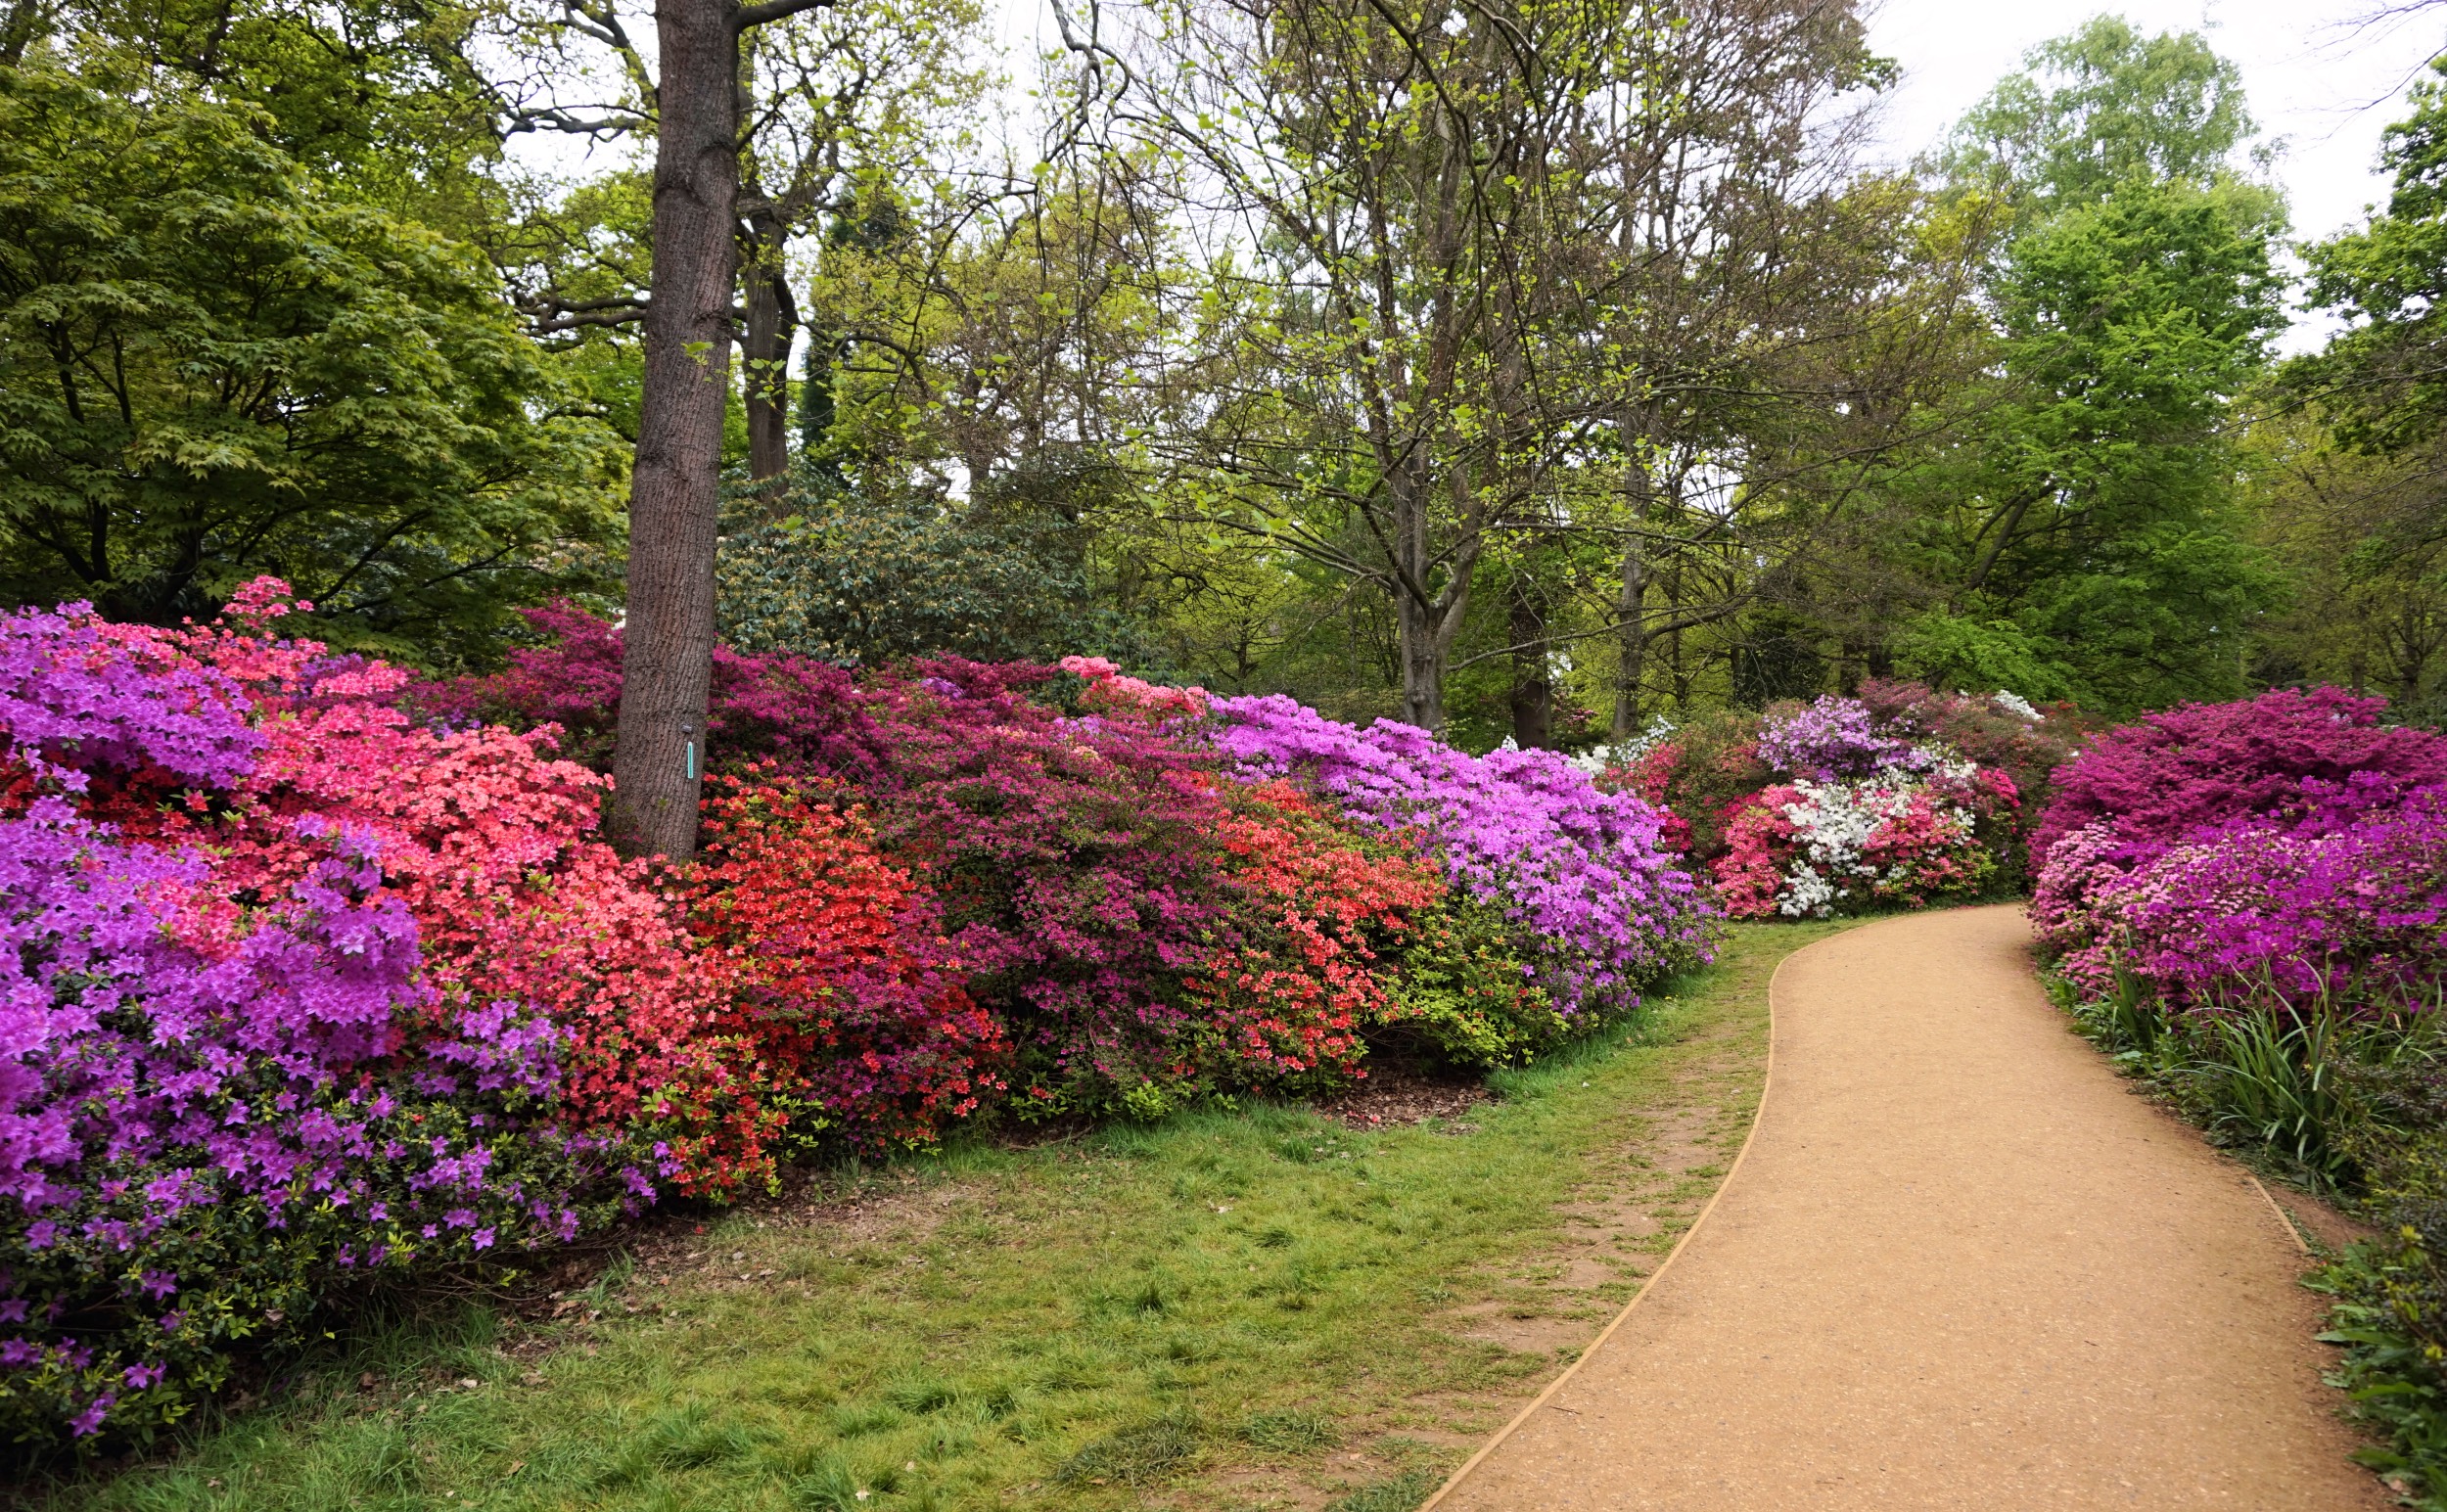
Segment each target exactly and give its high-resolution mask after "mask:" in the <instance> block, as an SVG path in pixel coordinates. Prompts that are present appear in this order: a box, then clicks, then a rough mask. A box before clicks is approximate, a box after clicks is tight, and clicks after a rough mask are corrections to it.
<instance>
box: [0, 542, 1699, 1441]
mask: <svg viewBox="0 0 2447 1512" xmlns="http://www.w3.org/2000/svg"><path fill="white" fill-rule="evenodd" d="M292 608H293V605H292V604H291V602H290V601H289V599H288V597H287V594H286V590H285V589H283V588H281V586H280V585H279V584H277V583H274V582H271V581H269V580H265V581H262V582H258V583H257V584H255V585H254V586H252V587H251V588H250V589H249V590H247V591H246V592H245V593H243V594H241V595H240V596H239V597H238V599H237V600H235V601H234V602H233V605H232V608H231V610H230V612H229V614H228V615H227V616H225V617H224V619H221V620H219V621H216V622H214V623H212V624H209V625H204V626H196V625H189V626H185V627H181V628H178V629H154V628H146V627H132V626H122V625H115V624H110V623H106V622H104V621H102V620H101V619H98V618H96V617H95V616H94V615H93V614H92V613H91V612H90V611H88V610H86V609H84V608H82V607H81V606H69V607H66V608H63V609H61V610H59V611H56V612H50V613H40V614H37V613H31V612H26V613H21V614H18V615H16V616H13V617H10V618H8V619H0V728H4V730H5V740H6V744H5V749H4V751H0V896H5V897H6V899H7V901H8V907H7V909H6V911H5V914H0V928H6V929H7V930H9V931H10V932H12V934H13V936H14V939H15V944H16V950H15V952H14V954H13V955H12V956H11V957H10V958H9V962H8V965H9V969H11V970H13V971H14V972H15V973H16V981H15V985H14V986H13V988H12V991H11V994H10V996H9V999H8V1001H7V1002H6V1004H5V1005H0V1435H4V1436H5V1437H6V1439H8V1440H9V1441H12V1442H14V1443H17V1444H19V1445H21V1447H23V1448H25V1449H27V1450H29V1451H37V1452H38V1451H42V1450H45V1449H48V1448H50V1447H53V1446H56V1445H59V1444H63V1443H72V1444H76V1445H79V1446H81V1447H87V1448H90V1447H93V1446H96V1445H103V1444H123V1443H141V1442H143V1441H145V1440H146V1439H147V1438H148V1437H149V1436H151V1435H154V1434H157V1433H159V1432H160V1431H162V1429H164V1428H166V1427H168V1426H170V1425H173V1424H175V1423H177V1422H178V1421H179V1420H180V1419H181V1418H182V1416H184V1415H185V1414H187V1413H189V1412H190V1411H192V1410H193V1408H194V1406H195V1405H196V1403H198V1402H199V1401H201V1400H203V1399H205V1398H206V1397H208V1396H209V1395H210V1394H211V1393H212V1392H214V1391H215V1390H217V1389H218V1388H220V1387H221V1386H222V1385H223V1384H224V1383H225V1382H226V1381H227V1380H228V1379H229V1378H230V1375H231V1373H232V1371H233V1370H234V1369H236V1368H238V1366H239V1365H241V1364H242V1363H244V1362H245V1361H247V1360H249V1359H252V1358H257V1357H262V1356H264V1355H265V1354H267V1353H277V1352H281V1351H284V1350H288V1349H292V1348H294V1347H296V1346H297V1345H299V1344H300V1342H301V1341H303V1340H305V1339H307V1338H310V1337H312V1336H313V1335H315V1334H316V1333H317V1332H318V1331H321V1330H323V1329H326V1328H328V1327H330V1326H332V1320H333V1319H334V1318H335V1317H336V1316H337V1315H338V1313H337V1312H336V1308H337V1307H338V1306H340V1305H342V1304H344V1303H346V1300H347V1299H349V1298H350V1297H352V1296H354V1295H357V1294H359V1293H361V1292H362V1290H363V1289H364V1288H365V1286H366V1285H367V1284H368V1283H369V1281H372V1280H378V1279H381V1278H386V1277H414V1276H420V1275H424V1274H429V1273H431V1272H432V1271H434V1270H435V1269H436V1268H437V1267H442V1266H449V1265H458V1264H465V1263H470V1262H488V1261H489V1262H499V1263H506V1262H512V1261H516V1260H520V1258H522V1257H525V1256H529V1255H531V1254H533V1253H534V1252H537V1251H540V1250H544V1249H548V1248H550V1247H552V1246H556V1245H560V1244H565V1243H568V1242H569V1241H571V1240H573V1239H575V1238H577V1237H578V1236H579V1235H581V1234H583V1233H585V1232H587V1231H589V1230H594V1229H600V1228H602V1227H604V1226H606V1225H609V1224H613V1223H617V1222H619V1221H621V1220H622V1219H623V1217H624V1216H625V1215H628V1214H634V1213H635V1212H637V1211H638V1210H639V1209H640V1208H641V1207H643V1206H644V1205H646V1204H650V1203H653V1202H656V1201H658V1200H662V1199H665V1198H669V1197H679V1198H684V1199H690V1200H700V1201H716V1202H719V1201H725V1200H728V1199H730V1198H733V1197H735V1196H737V1195H738V1194H740V1193H743V1192H746V1191H750V1190H755V1189H759V1188H762V1187H765V1186H769V1185H770V1184H771V1183H772V1181H773V1180H774V1178H775V1176H776V1173H777V1171H778V1168H779V1165H780V1163H781V1162H782V1161H784V1160H786V1159H791V1158H794V1157H796V1156H800V1155H804V1154H808V1153H838V1152H863V1153H869V1154H872V1153H882V1152H889V1151H891V1150H894V1149H898V1148H904V1147H907V1146H910V1145H922V1144H927V1143H930V1142H934V1141H938V1140H940V1139H941V1138H942V1137H943V1136H944V1135H945V1133H946V1131H948V1130H950V1129H952V1128H955V1127H957V1126H960V1125H962V1124H964V1123H974V1122H977V1121H979V1120H983V1119H988V1118H993V1117H996V1116H1012V1117H1019V1118H1038V1119H1041V1118H1047V1117H1054V1116H1069V1117H1127V1118H1139V1119H1145V1118H1153V1117H1156V1116H1160V1115H1163V1114H1166V1113H1168V1112H1171V1111H1173V1110H1176V1109H1178V1108H1181V1107H1183V1106H1185V1105H1187V1104H1189V1103H1192V1102H1195V1101H1198V1100H1201V1099H1210V1098H1217V1097H1229V1096H1234V1095H1239V1094H1245V1093H1252V1092H1255V1093H1267V1094H1274V1093H1306V1092H1313V1091H1321V1090H1325V1089H1329V1088H1332V1087H1336V1086H1340V1085H1346V1084H1348V1083H1349V1082H1351V1081H1353V1080H1355V1079H1357V1078H1359V1077H1363V1076H1364V1075H1365V1063H1366V1060H1367V1057H1368V1056H1369V1055H1370V1053H1371V1052H1372V1051H1378V1052H1381V1051H1383V1050H1385V1049H1388V1048H1397V1049H1403V1050H1407V1051H1408V1052H1409V1053H1412V1054H1414V1055H1420V1056H1427V1057H1432V1058H1435V1059H1439V1060H1442V1061H1445V1062H1448V1063H1452V1064H1458V1065H1466V1066H1472V1067H1480V1068H1488V1067H1497V1066H1503V1065H1512V1064H1518V1063H1519V1062H1521V1061H1523V1060H1525V1059H1527V1058H1529V1057H1531V1056H1534V1055H1537V1054H1541V1053H1544V1052H1546V1051H1548V1050H1551V1049H1552V1048H1554V1047H1556V1046H1558V1045H1560V1044H1562V1043H1563V1042H1565V1041H1566V1040H1569V1039H1571V1038H1574V1037H1576V1036H1579V1035H1583V1034H1586V1033H1588V1032H1590V1031H1592V1030H1593V1029H1594V1028H1596V1027H1598V1026H1601V1025H1603V1024H1606V1023H1608V1022H1611V1021H1613V1020H1615V1019H1617V1018H1619V1017H1621V1016H1622V1015H1624V1014H1626V1013H1628V1012H1630V1011H1631V1010H1632V1009H1634V1008H1635V1007H1637V1006H1638V1004H1639V1000H1640V993H1641V991H1642V990H1643V989H1644V988H1646V987H1647V986H1649V985H1652V984H1654V983H1655V982H1658V981H1660V980H1663V979H1664V978H1666V977H1668V976H1671V975H1673V974H1675V973H1677V972H1681V971H1684V970H1686V969H1688V968H1689V967H1691V966H1693V965H1695V964H1697V963H1699V962H1700V961H1703V960H1704V959H1706V958H1707V956H1708V954H1709V952H1710V950H1711V948H1712V944H1713V940H1714V939H1715V935H1716V928H1717V923H1716V920H1717V915H1716V911H1715V909H1714V907H1713V905H1712V904H1711V903H1710V902H1709V900H1708V899H1707V898H1706V896H1705V895H1704V893H1702V891H1701V889H1700V888H1699V887H1698V886H1697V885H1696V884H1695V883H1694V882H1693V880H1692V879H1691V878H1690V877H1688V876H1687V875H1685V873H1683V872H1682V871H1681V870H1679V869H1678V868H1677V867H1676V866H1675V865H1674V863H1673V858H1672V857H1671V856H1670V855H1669V854H1667V853H1666V852H1665V851H1663V850H1662V849H1661V848H1659V847H1658V846H1657V844H1656V840H1657V832H1658V829H1659V826H1660V817H1659V815H1658V814H1657V813H1656V812H1655V810H1653V809H1652V808H1651V807H1650V806H1649V805H1648V804H1646V803H1645V802H1642V801H1641V800H1639V799H1638V798H1637V797H1634V796H1631V795H1627V794H1608V793H1603V792H1600V791H1599V790H1598V789H1596V788H1595V787H1593V785H1592V784H1591V782H1590V781H1589V779H1588V778H1587V776H1586V775H1585V774H1583V773H1581V772H1580V771H1578V770H1577V769H1576V768H1574V767H1572V766H1571V765H1569V764H1568V763H1566V762H1564V761H1562V760H1561V759H1560V758H1556V757H1551V756H1535V755H1526V754H1524V755H1516V756H1499V757H1489V758H1484V759H1481V758H1473V757H1470V756H1465V755H1463V754H1462V753H1459V752H1456V751H1454V750H1452V749H1451V748H1449V747H1445V746H1443V745H1441V744H1440V743H1438V742H1436V741H1435V740H1433V739H1432V738H1431V737H1429V736H1428V735H1426V734H1425V732H1422V731H1417V730H1410V729H1408V728H1406V727H1401V726H1391V725H1380V726H1377V727H1375V728H1374V729H1371V730H1368V731H1357V730H1353V729H1352V728H1351V727H1349V726H1341V725H1334V724H1332V723H1331V722H1330V721H1323V720H1320V719H1318V718H1317V717H1316V715H1315V714H1314V712H1313V711H1310V710H1302V709H1300V708H1299V707H1298V706H1296V705H1292V704H1289V703H1288V701H1275V702H1274V703H1270V704H1263V705H1249V706H1245V707H1244V706H1242V705H1238V704H1234V703H1232V702H1230V701H1222V702H1211V701H1209V700H1208V699H1206V697H1205V696H1204V695H1203V694H1201V693H1199V692H1198V691H1197V690H1194V689H1171V688H1161V687H1156V686H1153V685H1150V684H1147V683H1144V682H1140V681H1138V680H1137V679H1133V678H1129V677H1126V676H1123V675H1121V674H1120V673H1119V672H1118V671H1117V670H1116V669H1115V668H1113V667H1112V666H1111V665H1110V664H1104V663H1100V662H1094V661H1092V660H1088V659H1079V658H1074V659H1071V662H1070V664H1068V665H1067V666H1066V668H1054V667H1043V666H1032V665H1023V664H979V663H971V662H961V661H957V660H940V661H933V662H915V663H910V664H902V665H898V666H894V667H890V668H883V669H876V670H872V671H869V672H866V673H863V674H860V675H857V676H853V675H852V674H851V673H849V672H847V671H844V670H843V669H841V668H839V667H834V666H830V665H826V664H819V663H813V662H809V661H808V660H806V659H804V658H795V657H790V656H786V655H772V656H760V657H746V656H739V655H735V654H731V653H727V652H726V653H724V656H723V659H722V661H721V664H720V668H719V670H718V672H717V696H716V738H717V740H718V741H719V742H720V743H719V744H717V745H716V747H715V748H714V750H715V755H716V762H715V766H716V774H717V775H716V782H715V783H714V785H713V788H712V792H711V799H710V802H709V805H708V811H707V815H706V819H707V829H706V839H707V845H706V848H705V851H704V854H703V855H702V856H701V857H700V858H699V859H697V860H696V861H694V862H691V863H689V864H687V865H684V866H678V867H658V866H655V865H650V864H648V863H645V862H639V861H630V860H624V859H623V858H622V857H620V856H619V855H617V854H615V853H614V852H613V850H612V849H611V848H609V847H608V846H607V845H605V844H604V842H603V840H602V839H601V837H600V834H599V833H598V827H597V826H598V817H599V807H600V802H601V799H602V796H603V794H604V792H605V790H606V787H607V785H608V780H609V779H608V778H607V777H605V776H604V775H603V773H602V771H601V770H600V769H599V768H600V766H601V765H602V764H603V762H604V760H605V758H606V757H607V756H608V754H609V748H608V746H607V745H606V744H605V742H606V739H607V738H608V737H607V732H608V731H609V730H610V729H611V728H612V724H613V720H612V717H611V715H612V710H614V709H615V708H616V707H617V701H618V697H619V687H620V683H619V656H620V646H619V637H618V633H617V632H616V631H613V630H611V629H610V628H609V627H607V626H604V625H602V624H601V623H600V622H599V621H594V620H591V619H586V618H585V617H582V616H577V615H575V614H573V613H570V612H565V611H553V612H550V613H548V614H545V615H542V616H538V617H537V623H538V626H539V628H541V629H543V630H545V631H547V632H549V633H550V635H551V636H552V637H553V639H552V641H551V643H550V644H547V645H544V646H540V647H535V648H530V649H527V650H524V651H522V652H521V653H519V654H518V655H517V656H516V657H515V658H514V659H513V661H512V664H511V667H510V669H509V670H508V671H507V672H504V673H502V674H500V675H498V676H495V677H489V678H481V679H469V680H464V681H461V682H456V683H449V684H431V683H426V684H419V683H416V682H415V681H414V680H412V679H411V678H410V677H409V676H408V674H406V673H405V672H403V671H401V670H399V669H397V668H394V667H390V666H387V665H384V664H381V663H379V662H369V661H366V660H364V659H362V658H356V657H335V656H332V655H330V654H329V653H328V652H327V651H326V650H325V649H324V648H323V647H321V646H319V645H317V644H315V643H313V642H311V641H304V640H298V639H291V638H284V637H283V636H281V635H280V634H279V623H278V621H279V620H280V619H282V618H284V617H285V615H287V614H288V613H289V612H290V611H291V609H292ZM505 721H506V722H505ZM1304 743H1305V744H1304ZM581 758H582V759H581Z"/></svg>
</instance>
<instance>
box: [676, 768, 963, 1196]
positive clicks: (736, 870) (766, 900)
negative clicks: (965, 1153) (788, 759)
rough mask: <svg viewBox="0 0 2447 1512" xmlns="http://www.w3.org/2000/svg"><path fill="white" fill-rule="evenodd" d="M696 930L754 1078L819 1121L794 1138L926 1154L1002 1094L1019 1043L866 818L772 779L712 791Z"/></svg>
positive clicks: (724, 1019)
mask: <svg viewBox="0 0 2447 1512" xmlns="http://www.w3.org/2000/svg"><path fill="white" fill-rule="evenodd" d="M716 788H717V790H718V793H719V796H717V797H716V799H715V800H714V801H713V802H711V803H710V804H709V805H708V813H707V821H708V833H707V840H706V850H705V856H704V859H703V862H702V863H701V865H700V866H699V868H698V871H697V873H696V876H695V877H694V878H693V879H692V881H693V896H694V898H695V914H694V925H695V929H696V931H697V933H698V935H699V936H700V937H701V938H702V939H705V940H706V941H707V943H708V944H709V946H710V947H711V949H710V951H709V959H708V961H707V965H708V966H709V967H711V968H713V971H714V975H715V977H716V980H717V981H719V983H720V984H721V985H722V988H723V993H724V996H725V998H726V1002H725V1004H724V1006H723V1007H722V1008H721V1009H720V1010H718V1011H717V1012H716V1015H715V1020H714V1022H715V1023H716V1026H717V1027H718V1028H720V1029H722V1030H724V1031H728V1032H730V1033H732V1034H735V1035H736V1036H738V1037H739V1038H740V1039H741V1040H742V1041H744V1042H745V1043H747V1044H749V1045H752V1046H753V1047H754V1050H755V1055H756V1068H755V1074H754V1079H755V1081H756V1082H757V1084H758V1085H760V1086H762V1087H765V1088H769V1089H770V1093H771V1095H772V1096H774V1097H776V1098H778V1099H782V1100H785V1101H798V1102H803V1103H805V1104H807V1105H808V1106H809V1107H811V1108H812V1109H814V1110H816V1111H815V1113H814V1114H813V1116H812V1117H810V1118H806V1119H802V1120H800V1121H799V1123H798V1127H797V1128H796V1130H795V1132H796V1133H797V1134H798V1135H799V1136H800V1137H801V1138H803V1139H804V1138H807V1137H809V1136H811V1135H813V1134H815V1133H816V1132H817V1131H819V1130H820V1129H824V1128H833V1129H838V1130H841V1131H843V1132H845V1133H846V1134H847V1135H848V1136H849V1137H850V1138H851V1139H853V1140H854V1141H855V1142H856V1143H858V1144H860V1145H863V1146H867V1147H870V1148H875V1147H882V1146H885V1145H889V1144H893V1143H922V1142H926V1141H930V1140H933V1139H934V1138H936V1137H937V1136H938V1135H939V1134H940V1132H941V1130H942V1127H943V1125H944V1124H946V1123H948V1122H950V1121H952V1120H954V1119H960V1118H965V1117H967V1116H969V1115H971V1114H973V1113H975V1112H977V1111H978V1109H979V1108H980V1107H982V1106H983V1105H984V1104H985V1102H986V1100H987V1099H988V1098H989V1097H992V1096H993V1095H994V1094H995V1093H997V1092H999V1091H1000V1090H1002V1088H1003V1085H1004V1082H1003V1077H1002V1074H1001V1068H1002V1066H1003V1064H1004V1062H1005V1061H1006V1060H1007V1059H1008V1058H1009V1054H1010V1044H1009V1041H1008V1039H1007V1038H1006V1037H1005V1035H1004V1033H1003V1030H1002V1027H1001V1026H1000V1025H999V1024H997V1023H996V1022H995V1021H994V1019H993V1016H992V1015H990V1014H988V1013H987V1012H986V1011H985V1010H984V1009H982V1008H980V1007H978V1006H977V1004H976V1003H975V1002H974V1001H972V1000H971V999H970V997H969V995H968V993H967V992H966V991H965V990H964V989H963V988H962V986H961V980H962V976H963V973H962V971H961V969H960V963H959V961H958V959H957V958H956V957H955V956H954V955H953V954H952V953H951V950H950V948H949V944H948V941H946V939H944V938H943V933H942V921H941V919H940V918H939V917H938V915H937V913H936V910H935V907H934V904H933V900H932V898H931V897H929V896H928V895H927V894H926V893H924V892H922V891H921V890H920V889H919V888H918V887H917V886H916V885H915V884H914V883H913V882H911V880H910V877H909V874H908V872H907V871H905V870H903V869H901V868H899V867H895V866H893V865H891V864H889V863H888V862H886V861H885V860H884V858H883V857H882V856H881V855H879V854H878V853H877V852H876V850H875V848H874V846H873V844H872V839H871V833H870V831H869V830H868V828H867V825H866V821H865V818H864V815H863V814H862V813H860V812H858V811H857V810H852V811H851V812H849V813H847V814H844V813H839V812H836V811H835V810H833V809H832V808H830V807H828V806H826V805H825V804H824V803H823V802H820V801H819V799H818V798H817V797H816V796H814V795H811V794H810V793H809V792H808V790H807V789H806V788H805V787H804V786H803V785H802V784H800V783H798V782H794V781H792V780H790V779H787V778H777V777H775V776H772V775H771V774H769V773H761V772H759V773H751V774H749V775H748V776H747V777H744V778H734V779H729V780H717V781H716Z"/></svg>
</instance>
